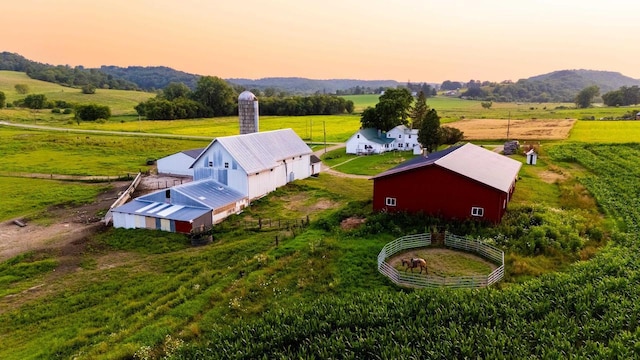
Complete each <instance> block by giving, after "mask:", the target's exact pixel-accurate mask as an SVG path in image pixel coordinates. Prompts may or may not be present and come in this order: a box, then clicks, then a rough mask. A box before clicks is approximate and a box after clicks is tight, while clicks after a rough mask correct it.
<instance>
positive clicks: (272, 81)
mask: <svg viewBox="0 0 640 360" xmlns="http://www.w3.org/2000/svg"><path fill="white" fill-rule="evenodd" d="M226 80H227V81H228V82H230V83H232V84H237V85H240V86H243V87H245V88H247V89H252V88H255V89H260V90H264V89H266V88H275V89H281V90H285V91H288V92H292V93H303V94H312V93H315V92H320V93H327V94H333V93H335V92H336V91H338V90H347V89H351V88H355V87H356V86H359V87H362V88H372V89H377V88H388V87H397V86H398V85H400V83H399V82H397V81H395V80H356V79H327V80H315V79H307V78H301V77H268V78H262V79H257V80H252V79H243V78H231V79H226Z"/></svg>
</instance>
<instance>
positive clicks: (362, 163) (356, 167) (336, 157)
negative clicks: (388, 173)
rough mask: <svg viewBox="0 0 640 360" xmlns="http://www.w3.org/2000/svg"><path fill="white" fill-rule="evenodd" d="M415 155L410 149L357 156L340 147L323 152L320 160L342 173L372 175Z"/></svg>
mask: <svg viewBox="0 0 640 360" xmlns="http://www.w3.org/2000/svg"><path fill="white" fill-rule="evenodd" d="M415 156H416V155H413V152H411V151H389V152H386V153H383V154H379V155H367V156H359V155H355V154H347V153H346V149H345V148H341V149H337V150H333V151H329V152H327V153H326V154H324V155H323V156H322V161H323V162H324V163H325V164H326V165H327V166H330V167H331V168H333V169H335V170H337V171H340V172H343V173H347V174H356V175H371V176H373V175H376V174H379V173H381V172H383V171H385V170H388V169H390V168H392V167H394V166H396V165H398V164H400V163H402V162H404V161H406V160H409V159H412V158H413V157H415Z"/></svg>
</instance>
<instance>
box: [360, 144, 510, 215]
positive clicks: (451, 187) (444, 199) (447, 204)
mask: <svg viewBox="0 0 640 360" xmlns="http://www.w3.org/2000/svg"><path fill="white" fill-rule="evenodd" d="M521 166H522V163H521V162H519V161H516V160H513V159H511V158H509V157H507V156H504V155H500V154H498V153H495V152H493V151H489V150H487V149H484V148H482V147H480V146H476V145H473V144H471V143H467V144H464V145H458V146H453V147H450V148H448V149H446V150H442V151H438V152H434V153H431V154H428V155H427V156H419V157H416V158H413V159H411V160H408V161H406V162H404V163H402V164H400V165H398V166H396V167H394V168H392V169H390V170H387V171H385V172H383V173H380V174H378V175H376V176H375V177H373V178H372V179H373V208H374V210H376V211H388V212H402V211H404V212H409V213H420V212H422V213H426V214H429V215H432V216H440V217H443V218H446V219H457V220H462V219H468V218H472V219H478V220H484V221H489V222H493V223H498V222H500V220H501V219H502V216H503V215H504V213H505V211H506V208H507V204H508V202H509V201H510V200H511V196H512V195H513V192H514V190H515V185H516V180H517V178H518V173H519V171H520V168H521Z"/></svg>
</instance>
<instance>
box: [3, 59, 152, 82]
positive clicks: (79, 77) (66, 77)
mask: <svg viewBox="0 0 640 360" xmlns="http://www.w3.org/2000/svg"><path fill="white" fill-rule="evenodd" d="M0 70H10V71H21V72H25V73H26V74H27V75H28V76H29V77H30V78H32V79H36V80H42V81H47V82H52V83H56V84H60V85H64V86H71V87H81V86H84V85H92V86H94V87H95V88H100V89H119V90H139V88H138V86H137V85H136V84H135V83H132V82H130V81H126V80H124V79H121V78H118V77H115V76H112V75H108V74H106V73H104V72H102V71H100V70H98V69H85V68H84V67H82V66H75V67H71V66H69V65H56V66H54V65H49V64H43V63H39V62H35V61H31V60H28V59H26V58H25V57H23V56H20V55H18V54H13V53H9V52H2V53H0Z"/></svg>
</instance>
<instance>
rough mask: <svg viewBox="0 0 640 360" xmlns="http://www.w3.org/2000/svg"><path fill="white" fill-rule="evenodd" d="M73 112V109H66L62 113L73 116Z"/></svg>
mask: <svg viewBox="0 0 640 360" xmlns="http://www.w3.org/2000/svg"><path fill="white" fill-rule="evenodd" d="M72 112H73V110H72V109H71V108H66V109H64V110H63V111H62V113H63V114H71V113H72Z"/></svg>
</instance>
